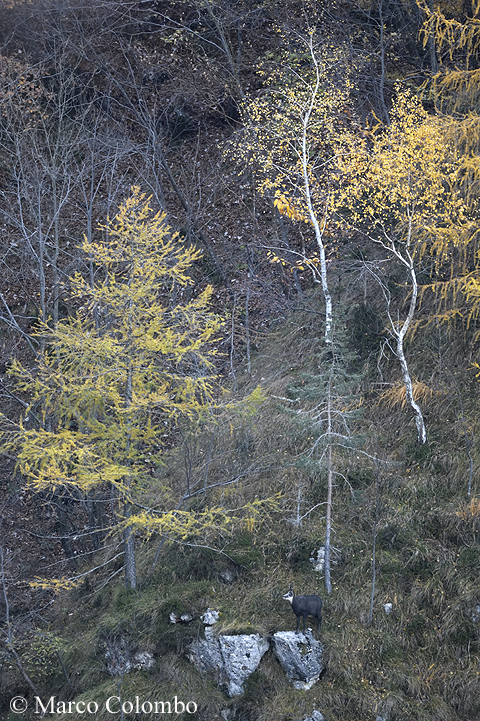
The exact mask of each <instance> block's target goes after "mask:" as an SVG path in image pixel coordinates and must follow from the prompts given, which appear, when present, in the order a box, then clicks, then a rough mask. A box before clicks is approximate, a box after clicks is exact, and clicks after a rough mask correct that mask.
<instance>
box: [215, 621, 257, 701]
mask: <svg viewBox="0 0 480 721" xmlns="http://www.w3.org/2000/svg"><path fill="white" fill-rule="evenodd" d="M219 641H220V650H221V653H222V658H223V664H224V673H225V676H226V678H227V684H228V690H227V693H228V695H229V696H230V697H232V696H241V695H242V694H243V693H244V688H243V683H244V681H246V680H247V678H248V677H249V676H250V675H251V674H252V673H253V672H254V671H255V670H256V669H257V667H258V664H259V663H260V661H261V660H262V656H263V655H264V654H265V653H266V652H267V651H268V641H267V640H266V639H265V638H262V636H260V634H258V633H255V634H242V635H238V636H220V639H219Z"/></svg>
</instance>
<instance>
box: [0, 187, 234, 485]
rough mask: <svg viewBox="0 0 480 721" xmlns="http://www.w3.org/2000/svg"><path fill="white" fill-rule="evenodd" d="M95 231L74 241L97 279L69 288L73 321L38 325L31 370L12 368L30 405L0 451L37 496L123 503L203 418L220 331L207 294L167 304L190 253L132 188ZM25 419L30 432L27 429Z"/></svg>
mask: <svg viewBox="0 0 480 721" xmlns="http://www.w3.org/2000/svg"><path fill="white" fill-rule="evenodd" d="M103 230H104V231H105V240H104V242H95V243H87V241H85V242H84V244H83V249H84V251H85V253H86V254H87V257H89V258H90V259H91V260H92V261H93V262H94V263H95V264H96V265H97V266H100V267H101V268H102V272H101V273H99V274H98V277H99V278H100V280H98V281H97V282H95V283H94V284H93V285H91V284H90V281H89V280H86V279H85V278H83V277H82V276H81V275H80V274H78V273H77V274H76V275H75V276H74V277H73V278H72V279H71V283H72V288H73V293H74V295H76V296H77V297H79V298H81V300H82V304H83V307H82V310H81V312H79V314H78V315H77V317H75V318H67V319H65V320H62V321H61V322H60V323H58V325H57V327H56V328H51V327H50V326H49V323H48V322H47V321H44V322H43V323H41V324H40V327H39V330H38V333H37V335H38V336H41V337H43V338H44V339H45V341H47V342H48V344H49V347H48V349H47V350H45V351H44V352H43V353H42V354H41V355H40V357H39V359H38V364H37V368H36V369H35V370H34V371H31V370H29V369H26V368H23V367H22V366H21V365H20V364H19V363H16V362H15V363H13V364H12V366H11V368H10V374H11V375H12V376H13V377H14V378H15V379H16V381H17V384H18V387H19V388H20V389H22V390H23V391H25V392H26V393H28V394H29V396H30V399H31V400H30V405H29V407H28V408H27V410H26V413H25V420H24V421H21V422H20V424H19V426H18V427H17V428H16V429H15V430H14V431H10V432H9V433H4V446H6V447H9V448H11V449H14V450H16V451H17V459H18V467H19V469H20V470H21V472H22V473H23V474H24V475H25V476H26V477H27V479H28V481H29V483H30V485H31V486H32V487H33V488H34V489H35V490H36V491H40V490H43V489H52V490H55V489H58V488H60V487H72V488H77V489H78V490H80V491H82V492H83V493H87V492H88V491H89V490H91V489H92V488H94V487H95V486H98V485H100V484H102V483H109V484H112V485H114V486H116V487H117V488H118V489H119V491H120V493H121V494H122V495H125V496H127V497H128V496H129V494H130V493H131V492H132V489H133V488H134V487H135V485H136V484H140V485H141V484H142V483H147V484H148V482H149V481H150V469H151V467H152V464H153V465H155V464H156V463H160V462H161V452H162V446H163V441H162V439H163V437H164V435H165V431H167V432H168V431H169V429H170V427H171V426H173V425H175V424H176V423H177V422H178V420H179V419H180V418H186V419H192V420H193V419H198V418H201V417H202V415H203V414H204V413H205V414H207V413H208V408H209V404H210V400H211V396H212V391H213V380H214V377H215V373H214V365H213V362H214V359H215V348H214V345H213V341H214V339H215V336H216V334H217V333H218V331H219V330H220V329H221V327H222V321H221V320H220V319H219V318H218V317H217V316H215V315H214V314H213V313H211V312H210V311H209V309H208V305H209V299H210V296H211V292H212V291H211V288H206V289H205V290H204V291H203V292H202V293H200V294H199V295H198V296H197V297H195V298H194V299H193V300H191V301H190V302H188V303H186V304H184V305H176V306H172V305H171V304H169V291H170V289H171V287H172V286H173V284H176V287H182V286H186V285H187V284H190V283H191V282H192V281H191V279H190V277H189V274H188V271H189V268H190V267H191V265H192V263H193V262H194V261H195V260H196V259H197V258H198V257H199V253H198V251H197V250H195V249H194V248H191V247H184V246H182V245H181V244H180V243H179V242H178V238H177V236H176V235H175V234H172V233H171V232H170V229H169V228H168V226H167V225H166V223H165V215H164V214H157V215H153V214H152V213H151V210H150V207H149V203H148V199H146V198H145V195H144V194H142V193H140V190H139V188H133V189H132V195H131V197H130V198H128V199H127V200H126V201H125V202H124V203H123V204H122V206H121V208H120V211H119V213H118V214H117V216H116V217H115V219H114V220H113V221H109V222H108V224H107V226H104V228H103ZM40 409H41V410H40ZM32 414H34V415H35V416H36V418H37V423H36V424H35V425H36V427H34V428H31V427H29V425H31V421H30V424H27V421H26V418H27V417H28V416H30V415H32ZM38 420H40V421H41V422H42V421H43V427H38Z"/></svg>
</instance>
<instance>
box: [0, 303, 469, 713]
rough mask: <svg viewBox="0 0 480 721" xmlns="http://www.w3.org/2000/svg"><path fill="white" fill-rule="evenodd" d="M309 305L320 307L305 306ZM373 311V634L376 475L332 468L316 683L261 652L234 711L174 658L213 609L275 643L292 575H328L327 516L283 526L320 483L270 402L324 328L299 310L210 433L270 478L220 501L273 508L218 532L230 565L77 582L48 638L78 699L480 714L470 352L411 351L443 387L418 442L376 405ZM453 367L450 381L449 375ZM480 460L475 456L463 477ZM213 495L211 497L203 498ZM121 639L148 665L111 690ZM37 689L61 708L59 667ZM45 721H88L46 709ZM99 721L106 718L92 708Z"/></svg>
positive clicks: (231, 628)
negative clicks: (230, 578) (241, 401)
mask: <svg viewBox="0 0 480 721" xmlns="http://www.w3.org/2000/svg"><path fill="white" fill-rule="evenodd" d="M315 308H317V306H316V305H315V302H314V303H313V305H312V306H311V307H310V310H311V309H315ZM372 308H373V307H372ZM372 308H371V309H370V311H369V313H365V312H364V310H365V309H362V308H361V307H360V306H358V307H357V311H356V313H354V315H353V316H352V318H354V319H356V320H351V321H350V323H351V326H350V330H351V342H352V344H353V345H355V346H356V347H357V349H358V348H359V349H360V351H361V357H362V364H363V369H364V371H365V373H366V376H365V380H364V381H363V392H364V406H365V410H364V414H363V417H362V419H361V421H360V422H359V428H358V429H357V430H358V431H360V432H361V433H362V434H363V438H364V442H363V449H366V450H368V451H369V452H370V453H373V454H374V453H375V452H378V454H379V456H380V457H381V458H382V459H383V460H384V461H386V463H384V464H383V465H381V466H380V473H379V505H378V525H377V556H376V568H377V583H376V593H375V604H374V613H373V623H372V625H371V626H369V625H368V623H367V620H368V612H369V604H370V593H371V583H372V563H371V558H372V531H373V522H374V518H375V504H376V489H375V483H376V479H377V469H376V466H375V464H374V463H372V462H371V461H370V460H368V459H366V458H365V457H363V456H361V455H358V456H357V455H356V454H353V455H350V456H343V457H340V456H338V458H337V468H338V470H339V471H341V474H342V475H341V476H338V482H337V485H336V488H335V498H334V510H333V519H334V539H333V543H334V546H335V548H337V549H338V550H339V563H338V564H337V565H335V566H334V567H333V573H332V580H333V585H334V590H333V593H332V594H331V596H330V597H328V598H325V613H324V625H323V628H322V632H321V639H322V641H323V642H324V644H325V655H326V660H327V673H326V675H325V677H324V678H323V679H322V680H321V681H320V682H319V683H317V684H316V685H315V686H314V687H313V688H312V689H311V690H310V691H308V692H299V691H294V690H293V689H292V688H290V686H289V684H288V683H287V682H286V679H285V676H284V674H283V672H282V671H281V669H280V667H279V665H278V663H277V662H276V661H275V659H274V658H273V657H272V655H271V654H270V653H269V654H267V655H266V656H265V657H264V659H263V661H262V663H261V666H260V668H259V670H258V671H257V672H256V673H255V674H254V675H253V676H252V677H251V678H250V680H249V681H248V682H247V684H246V689H247V690H246V694H245V696H244V697H241V698H237V699H231V700H228V699H226V697H225V696H224V695H223V693H222V692H221V690H219V689H218V688H217V687H216V686H215V684H214V683H213V681H212V679H210V678H209V677H202V676H201V675H200V674H199V673H197V671H196V670H195V669H194V667H193V666H192V665H191V664H190V662H189V661H188V660H187V659H186V658H185V655H184V652H185V648H186V646H187V645H188V643H189V642H190V641H191V640H192V639H193V638H195V637H197V635H198V634H199V633H200V632H201V629H202V628H203V625H202V624H201V622H200V621H199V619H198V616H199V615H200V614H201V613H202V612H203V611H204V610H205V609H206V608H207V607H211V608H216V609H218V610H220V611H221V622H220V624H219V625H218V628H217V631H218V632H248V631H258V632H260V633H262V634H272V633H274V632H275V631H278V630H285V629H290V628H294V623H295V618H294V616H293V614H292V613H291V610H290V609H289V607H288V606H287V605H286V604H285V602H283V601H282V600H281V595H282V594H283V593H285V591H286V589H287V588H288V584H289V582H290V581H292V582H293V584H294V587H295V589H296V590H297V592H299V593H319V594H320V595H324V594H323V587H322V580H321V578H320V577H319V575H318V574H316V573H315V572H314V571H313V570H312V566H311V564H310V563H309V560H308V559H309V556H310V554H311V552H312V550H313V549H316V548H318V546H319V545H321V540H322V537H323V533H324V521H323V516H322V513H323V511H322V508H321V507H320V508H319V509H317V511H314V512H312V513H311V514H310V515H309V516H308V517H307V519H306V520H305V521H304V523H303V525H302V527H301V528H296V527H295V526H294V525H292V524H290V523H286V522H285V521H286V519H288V518H289V517H291V516H292V515H293V514H294V510H295V505H296V498H297V490H298V483H299V481H302V483H303V486H302V494H303V499H302V500H303V506H302V508H303V512H305V510H308V509H309V508H310V507H312V506H314V505H315V504H316V503H321V502H322V501H323V500H324V499H325V495H326V493H325V483H324V479H323V478H322V475H321V473H317V474H315V475H313V476H311V477H309V478H307V477H306V474H305V473H304V472H303V473H302V471H301V469H299V468H298V467H297V466H296V464H295V456H296V455H298V451H299V450H301V449H302V447H303V446H302V443H304V441H303V440H302V438H301V432H300V431H295V429H294V426H293V425H292V420H291V418H290V416H288V415H286V414H285V412H284V410H282V406H284V405H285V404H284V403H282V402H281V401H279V400H278V397H283V396H284V395H285V392H286V388H287V386H288V383H289V382H291V381H292V379H295V378H296V377H297V376H298V374H299V373H300V372H301V371H302V370H304V369H305V367H307V366H308V364H309V363H311V362H312V358H313V350H312V349H313V348H314V347H315V343H316V338H318V336H319V335H320V334H321V315H318V313H312V312H308V311H307V312H297V313H296V314H293V316H292V317H290V318H289V319H287V321H286V322H285V323H284V324H283V325H282V327H279V328H277V330H276V331H274V332H272V333H271V335H270V337H269V338H268V339H267V340H266V341H265V342H264V343H263V344H262V345H261V347H260V350H259V351H258V353H257V354H256V357H255V358H253V365H252V377H249V376H247V375H244V376H242V377H241V376H240V375H239V376H238V377H237V382H238V386H239V393H243V392H247V391H248V390H251V389H252V388H253V387H255V385H256V384H257V383H261V385H262V387H263V388H264V390H265V392H266V393H267V395H268V396H269V399H268V400H267V401H266V402H265V404H264V405H263V406H262V407H261V408H260V409H259V411H258V413H257V415H256V417H255V418H254V419H253V420H250V421H244V420H243V421H238V422H237V425H236V426H235V427H234V430H233V432H225V434H224V436H221V437H220V438H219V439H218V444H219V447H223V449H227V448H228V447H229V452H231V453H232V456H231V457H232V458H235V463H237V464H239V466H240V465H242V464H243V466H244V467H249V466H253V467H258V466H259V465H262V467H264V468H266V470H263V471H260V472H255V471H252V472H251V473H250V474H249V475H248V476H246V479H245V480H243V482H242V484H241V485H240V486H239V487H238V488H236V490H231V491H229V492H230V494H231V496H230V500H231V502H232V503H234V502H236V501H238V500H240V499H249V498H253V497H255V496H260V497H261V496H265V495H267V494H268V493H273V492H279V491H281V492H282V493H283V494H284V495H283V501H282V506H281V508H280V510H279V512H278V513H276V514H273V515H272V516H271V517H270V518H269V519H267V520H266V521H265V522H264V524H263V527H262V528H260V529H257V530H255V531H254V532H253V533H249V532H248V531H245V530H244V531H242V532H241V533H239V534H237V535H236V536H234V537H231V538H226V539H225V542H224V546H223V550H224V551H225V553H226V554H228V557H227V556H226V555H221V554H215V553H213V552H212V551H209V550H208V549H204V548H203V549H202V548H197V549H194V548H188V547H185V548H182V547H180V546H178V545H177V546H170V547H167V546H165V547H164V548H163V549H162V552H161V555H160V558H159V562H158V563H157V565H156V566H155V568H154V569H152V560H153V557H154V555H155V552H156V547H155V546H153V545H152V546H150V545H148V544H146V545H145V546H144V547H143V549H141V550H140V553H139V559H140V560H139V566H140V576H141V577H142V578H143V581H142V584H141V586H140V588H139V590H138V591H137V592H135V593H127V592H126V591H125V590H124V589H123V587H122V581H121V579H120V577H117V580H115V581H113V582H111V583H110V584H109V585H108V586H107V587H105V588H103V589H102V590H100V591H95V586H94V584H93V586H92V585H90V584H88V585H87V586H84V587H83V588H82V589H80V590H77V591H75V592H74V593H72V594H70V595H66V596H65V597H63V598H61V599H59V601H58V603H57V612H56V614H57V615H56V620H55V622H54V623H53V625H52V631H54V632H55V633H57V634H58V635H60V637H61V638H62V643H63V650H62V652H61V655H62V660H63V662H64V665H65V667H66V669H67V670H68V674H69V678H70V680H71V684H72V686H73V688H74V690H75V697H74V698H75V700H76V701H78V700H85V701H91V700H95V701H97V702H98V704H99V705H100V707H103V703H104V701H105V699H107V698H108V697H109V696H112V695H114V696H117V695H121V696H122V698H123V699H127V700H128V699H134V698H135V696H139V697H140V699H142V701H148V700H150V701H153V700H170V699H173V697H174V696H175V695H176V696H177V697H178V698H179V699H183V700H185V701H187V700H194V701H195V702H196V703H197V705H198V709H199V711H198V713H197V715H196V716H195V718H198V719H213V718H220V715H219V714H220V711H221V710H222V709H224V708H226V707H229V708H231V709H233V710H235V712H236V715H235V716H234V718H235V719H259V720H260V719H261V720H263V721H267V720H270V719H272V721H273V719H291V720H292V721H295V720H296V719H301V718H303V717H305V716H306V715H308V714H310V713H311V712H312V709H313V708H315V707H316V708H318V709H319V710H321V711H322V713H324V714H325V717H326V718H327V719H328V721H334V720H338V721H363V719H365V721H367V719H372V718H375V717H376V715H377V714H378V715H382V714H383V715H385V714H388V715H389V719H390V721H393V720H394V719H397V718H398V719H399V718H408V719H409V720H413V721H427V720H428V721H440V720H442V721H443V720H445V721H446V720H447V719H448V720H451V721H454V720H460V719H461V720H464V721H467V719H468V720H471V719H474V718H477V717H478V716H479V715H480V678H479V670H480V669H479V634H480V622H475V621H474V620H473V616H474V614H475V607H476V605H477V604H478V603H480V592H479V588H478V572H479V570H480V545H479V543H478V531H479V515H480V514H479V511H478V509H479V506H478V505H477V506H475V504H470V505H468V504H469V502H470V499H467V497H466V488H467V479H468V458H467V454H466V450H465V441H464V424H463V423H462V421H461V418H460V416H459V410H458V409H459V403H458V393H460V394H461V396H462V401H463V408H464V420H465V422H468V424H469V427H470V428H473V430H475V413H476V397H475V396H476V381H475V380H474V378H473V375H472V372H471V370H470V368H469V366H468V362H467V361H466V360H463V359H464V358H465V355H466V352H464V351H463V350H462V348H463V343H464V339H463V338H462V337H461V335H460V334H457V335H454V334H453V335H452V337H451V338H450V339H449V338H448V337H447V336H445V334H444V335H443V336H442V337H441V338H440V340H439V331H438V329H434V330H433V331H429V332H427V333H423V334H422V335H418V336H417V339H416V341H415V343H414V344H413V345H412V346H411V349H410V358H411V361H412V370H413V371H414V373H415V374H416V375H417V376H418V377H419V378H422V379H430V381H429V382H430V385H431V386H432V387H433V388H435V389H436V391H438V393H436V394H434V395H432V396H431V397H430V398H429V399H428V398H427V399H426V401H425V404H424V408H425V413H426V417H427V422H428V430H429V441H428V443H427V445H426V446H425V447H418V446H417V445H416V443H415V437H414V433H415V430H414V424H413V420H412V419H411V417H410V413H409V412H408V410H406V409H402V408H401V407H400V405H397V406H393V407H387V406H386V405H385V403H382V402H379V391H378V388H379V385H378V383H379V376H378V374H377V370H376V358H377V355H376V350H375V349H376V348H377V345H376V343H377V340H378V339H377V338H376V335H375V333H374V331H373V326H374V325H375V323H374V318H375V313H376V310H375V309H372ZM377 320H378V319H377ZM362 337H363V340H362V341H360V340H359V339H361V338H362ZM464 347H465V348H467V347H468V343H467V342H466V341H465V346H464ZM439 348H441V357H442V361H441V364H439V360H438V359H439V353H440V351H439ZM374 351H375V352H374ZM454 366H455V368H456V378H457V381H456V382H455V383H453V380H452V376H451V374H449V373H448V372H447V369H448V368H449V367H454ZM382 373H383V382H384V383H388V382H393V381H394V380H396V379H397V378H398V377H399V371H398V368H397V367H396V365H395V362H394V360H393V359H392V360H391V361H389V362H386V363H384V364H383V368H382ZM383 387H385V386H382V388H383ZM275 396H276V397H277V398H275ZM295 433H297V434H298V435H297V436H295ZM245 439H247V441H248V442H246V441H245ZM377 439H378V440H377ZM207 441H208V439H205V440H204V441H203V440H202V439H200V441H199V443H200V445H202V443H203V442H204V443H205V444H206V443H207ZM387 461H388V463H387ZM232 463H233V461H232ZM478 463H479V459H478V458H477V456H476V455H474V468H475V470H476V469H477V468H478ZM221 468H222V464H221V462H219V463H218V466H216V465H215V462H213V463H212V470H211V479H215V477H216V474H217V477H218V478H221V473H222V470H221ZM180 469H181V459H177V465H175V463H172V466H171V467H170V468H168V469H167V470H166V471H165V472H167V471H168V472H169V473H170V475H171V476H174V475H175V472H176V471H177V473H178V474H180ZM475 479H476V473H475V474H474V487H473V491H472V496H473V497H475V494H476V493H478V487H477V485H476V481H475ZM178 483H180V480H178ZM225 498H226V490H225V489H223V490H220V491H219V492H218V496H217V498H214V499H213V500H217V501H218V500H222V499H223V500H225ZM226 568H228V569H230V570H231V571H232V573H233V575H234V578H235V580H234V582H233V583H229V584H225V583H223V582H222V581H221V579H220V577H219V572H222V571H223V570H225V569H226ZM387 602H389V603H392V604H393V610H392V613H391V614H390V615H387V614H386V613H385V612H384V609H383V604H384V603H387ZM172 610H176V611H181V612H183V611H188V612H191V613H193V614H194V615H195V616H196V620H195V621H193V622H192V624H190V625H188V626H180V625H172V624H170V623H169V620H168V616H169V613H170V612H171V611H172ZM120 636H123V637H125V638H128V639H129V642H130V643H131V645H132V647H134V648H137V647H138V648H141V649H142V650H146V651H149V652H150V653H153V655H154V656H155V659H156V665H155V668H154V669H153V671H151V672H141V671H139V672H134V673H131V674H129V675H127V676H125V677H124V679H123V680H122V679H112V678H111V677H109V676H108V674H107V673H106V671H105V664H104V652H105V643H106V642H107V641H108V640H112V639H115V638H118V637H120ZM13 687H14V686H13V685H12V688H13ZM39 687H40V688H41V689H42V692H43V697H44V698H49V696H50V695H51V694H52V693H55V694H56V695H57V696H59V697H61V698H67V697H68V687H67V684H66V681H65V677H64V675H63V674H62V673H61V669H60V668H59V666H58V664H56V665H55V664H54V665H53V666H52V673H51V674H50V676H47V677H45V678H44V679H43V680H40V682H39ZM18 688H20V686H18ZM172 715H173V714H172ZM127 717H128V718H136V716H135V715H134V714H131V715H129V716H127ZM146 717H147V716H145V715H143V716H139V717H138V718H146ZM12 718H13V717H12ZM56 718H57V719H62V721H64V720H65V719H83V718H85V715H82V714H76V713H69V714H57V715H56ZM96 718H98V719H99V720H100V719H103V718H105V719H107V718H112V716H111V715H109V714H107V713H106V712H100V713H99V714H98V715H97V716H96ZM232 718H233V717H232Z"/></svg>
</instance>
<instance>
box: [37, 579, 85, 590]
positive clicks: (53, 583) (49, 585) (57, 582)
mask: <svg viewBox="0 0 480 721" xmlns="http://www.w3.org/2000/svg"><path fill="white" fill-rule="evenodd" d="M81 582H82V579H76V580H72V579H71V578H40V576H35V578H34V580H33V581H29V583H28V585H29V586H30V587H31V588H37V589H41V590H42V591H53V592H54V593H60V591H71V590H72V589H73V588H76V587H77V586H78V585H79V584H80V583H81Z"/></svg>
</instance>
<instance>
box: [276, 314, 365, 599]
mask: <svg viewBox="0 0 480 721" xmlns="http://www.w3.org/2000/svg"><path fill="white" fill-rule="evenodd" d="M347 327H348V319H347V314H346V312H345V309H344V308H341V307H337V309H336V312H335V315H334V317H333V325H332V329H331V342H330V343H327V342H326V341H325V339H324V338H318V339H317V340H316V342H315V343H316V348H315V352H314V353H313V355H312V358H311V362H310V364H309V367H308V368H306V369H305V370H304V371H303V372H302V373H300V374H299V376H298V379H297V380H296V381H295V382H294V383H291V384H290V386H289V387H288V390H287V394H288V396H289V397H290V398H292V399H293V398H294V399H295V402H296V403H299V404H300V405H301V408H300V409H298V410H295V411H289V409H286V412H290V413H291V414H292V418H293V421H294V423H295V424H296V425H300V427H301V428H302V431H303V435H304V437H305V438H306V439H307V442H306V444H305V448H304V450H303V452H302V454H301V455H300V457H299V458H298V460H297V465H298V466H299V467H300V468H301V469H302V470H303V471H304V472H305V473H306V474H307V475H321V476H323V477H324V478H326V484H327V497H326V501H325V502H324V501H320V505H323V504H324V505H325V509H326V510H325V556H324V562H325V565H324V573H325V589H326V591H327V593H331V591H332V580H331V549H332V529H333V497H334V488H335V486H336V480H337V479H338V478H340V477H341V473H340V472H339V469H340V467H341V465H342V464H344V458H345V455H348V453H349V452H351V451H352V450H354V449H355V448H357V447H358V445H359V443H360V438H359V437H358V435H357V434H356V433H355V422H356V420H357V419H358V418H359V415H360V411H361V406H362V397H361V394H360V392H359V385H360V379H361V376H360V374H359V373H358V369H357V366H358V363H357V356H356V353H355V352H352V351H351V350H350V348H349V346H348V337H347V331H346V329H347ZM315 500H316V499H315Z"/></svg>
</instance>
